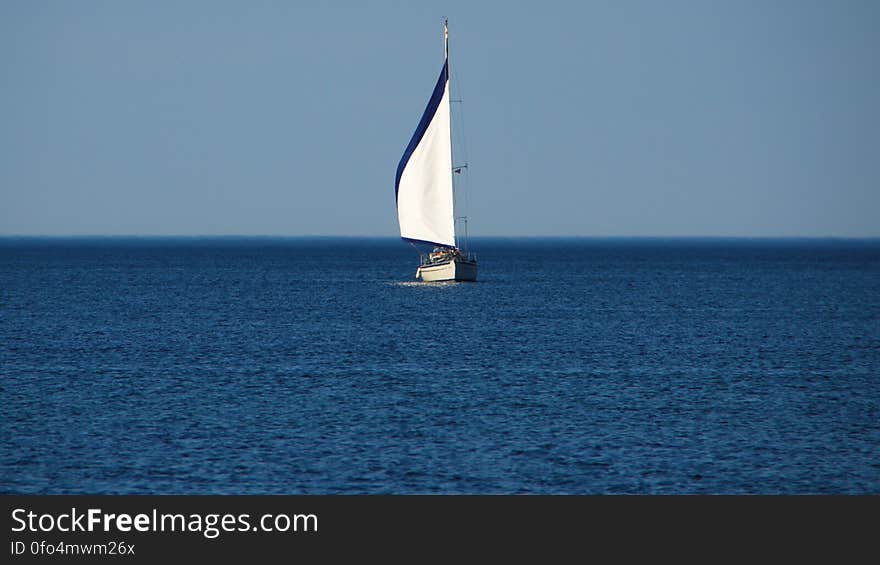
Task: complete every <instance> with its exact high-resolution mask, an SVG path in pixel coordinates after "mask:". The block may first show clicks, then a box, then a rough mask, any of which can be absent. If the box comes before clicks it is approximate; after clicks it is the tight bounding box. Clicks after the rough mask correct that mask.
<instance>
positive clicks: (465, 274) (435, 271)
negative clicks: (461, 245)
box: [416, 258, 477, 282]
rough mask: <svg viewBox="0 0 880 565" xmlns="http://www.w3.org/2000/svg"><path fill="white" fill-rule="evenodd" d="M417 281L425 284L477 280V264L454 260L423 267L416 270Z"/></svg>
mask: <svg viewBox="0 0 880 565" xmlns="http://www.w3.org/2000/svg"><path fill="white" fill-rule="evenodd" d="M416 279H420V280H422V281H424V282H440V281H469V282H473V281H476V280H477V262H476V261H467V260H465V259H460V258H456V259H452V260H450V261H447V262H446V263H440V264H437V265H422V266H421V267H419V268H418V270H416Z"/></svg>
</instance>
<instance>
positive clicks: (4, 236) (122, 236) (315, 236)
mask: <svg viewBox="0 0 880 565" xmlns="http://www.w3.org/2000/svg"><path fill="white" fill-rule="evenodd" d="M28 238H31V239H113V238H116V239H401V238H400V236H393V235H328V234H325V235H318V234H309V235H283V234H275V235H273V234H136V233H131V234H100V233H93V234H0V239H28ZM469 239H471V240H481V239H780V240H781V239H860V240H871V239H880V234H878V235H476V236H474V235H472V236H470V237H469Z"/></svg>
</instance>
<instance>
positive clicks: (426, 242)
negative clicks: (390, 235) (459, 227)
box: [400, 237, 455, 249]
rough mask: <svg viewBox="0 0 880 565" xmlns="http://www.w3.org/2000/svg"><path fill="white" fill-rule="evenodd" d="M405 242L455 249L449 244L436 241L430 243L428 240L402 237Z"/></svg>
mask: <svg viewBox="0 0 880 565" xmlns="http://www.w3.org/2000/svg"><path fill="white" fill-rule="evenodd" d="M400 239H402V240H403V241H408V242H410V243H422V244H425V245H433V246H434V247H446V248H447V249H455V247H454V246H452V245H449V244H448V243H438V242H436V241H428V240H427V239H413V238H411V237H401V238H400Z"/></svg>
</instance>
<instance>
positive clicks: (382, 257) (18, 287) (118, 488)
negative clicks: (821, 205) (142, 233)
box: [0, 237, 880, 494]
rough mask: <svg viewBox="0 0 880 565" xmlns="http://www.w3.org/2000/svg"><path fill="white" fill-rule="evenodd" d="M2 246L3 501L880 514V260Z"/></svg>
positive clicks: (531, 246) (381, 246) (637, 245)
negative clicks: (497, 499)
mask: <svg viewBox="0 0 880 565" xmlns="http://www.w3.org/2000/svg"><path fill="white" fill-rule="evenodd" d="M471 249H472V251H475V252H476V253H477V254H478V257H479V260H480V273H479V281H478V282H476V283H458V284H455V283H452V284H450V283H436V284H425V283H416V282H415V279H414V275H415V269H416V266H417V263H418V256H417V254H416V253H415V251H414V250H413V249H412V248H411V247H409V246H408V245H407V244H405V243H403V242H401V241H399V240H397V239H390V238H389V239H358V238H288V239H285V238H9V237H7V238H2V239H0V406H2V416H0V418H2V433H0V491H2V492H3V493H7V494H131V493H138V494H387V493H392V494H411V493H420V494H421V493H424V494H428V493H442V494H486V493H491V494H520V493H553V494H621V493H626V494H813V493H815V494H865V493H872V494H878V493H880V240H835V239H767V240H762V239H686V238H685V239H678V238H674V239H650V238H649V239H600V238H595V239H594V238H584V239H564V238H546V239H503V238H494V239H493V238H482V239H481V238H472V241H471Z"/></svg>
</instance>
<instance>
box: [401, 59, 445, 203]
mask: <svg viewBox="0 0 880 565" xmlns="http://www.w3.org/2000/svg"><path fill="white" fill-rule="evenodd" d="M448 80H449V61H448V60H446V61H444V62H443V70H442V71H440V78H438V79H437V85H436V86H435V87H434V92H433V93H432V94H431V99H430V100H428V106H427V107H426V108H425V113H424V114H422V119H421V121H420V122H419V126H418V127H417V128H416V131H415V133H413V136H412V139H410V140H409V145H407V146H406V151H404V152H403V157H401V158H400V163H398V164H397V178H396V179H395V181H394V199H395V201H396V200H397V191H398V190H400V177H401V176H402V175H403V170H404V169H405V168H406V164H407V163H409V158H410V157H411V156H412V154H413V151H415V150H416V147H418V146H419V142H421V141H422V137H423V136H424V135H425V131H427V129H428V126H429V125H431V120H433V119H434V114H435V113H436V112H437V107H438V106H440V100H441V99H442V98H443V91H444V90H446V81H448Z"/></svg>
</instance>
